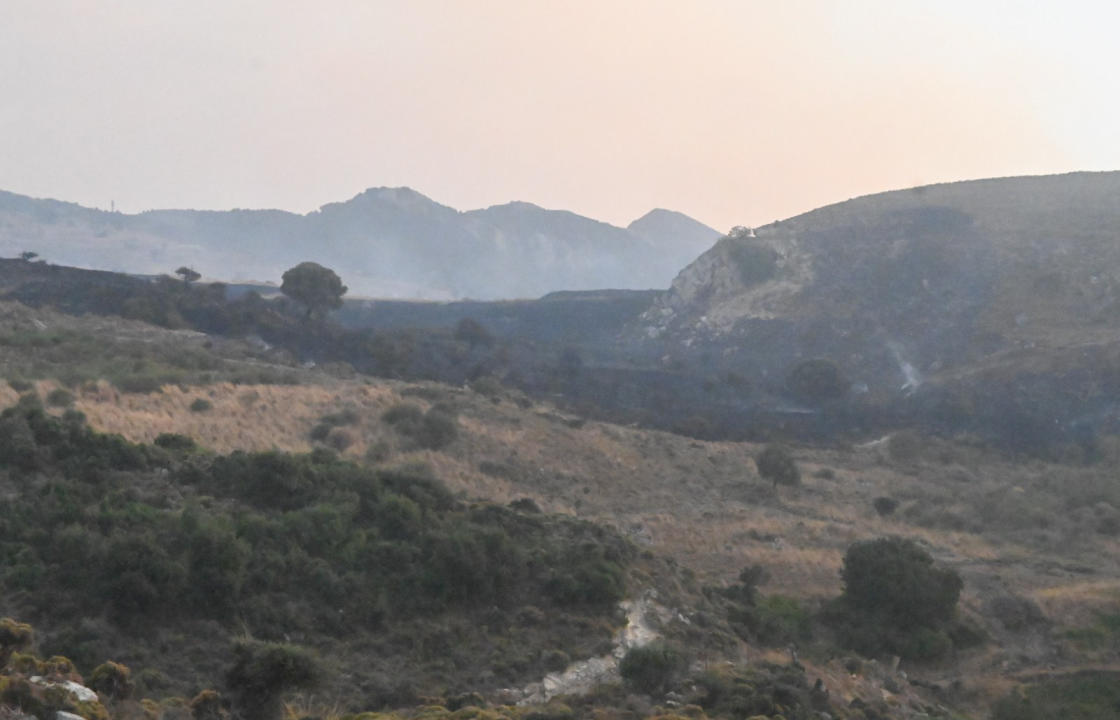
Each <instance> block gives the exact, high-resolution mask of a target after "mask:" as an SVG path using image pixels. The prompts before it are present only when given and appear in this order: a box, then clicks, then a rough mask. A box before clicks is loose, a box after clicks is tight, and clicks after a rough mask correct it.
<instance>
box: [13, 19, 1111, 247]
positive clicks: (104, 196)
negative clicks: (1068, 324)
mask: <svg viewBox="0 0 1120 720" xmlns="http://www.w3.org/2000/svg"><path fill="white" fill-rule="evenodd" d="M1117 27H1120V5H1118V4H1117V3H1113V2H1097V3H1090V2H1081V3H1077V2H1069V1H1068V0H1067V1H1066V2H1060V3H1059V2H1029V1H1028V0H1019V1H1017V2H977V1H976V0H971V1H969V2H955V1H953V0H936V1H923V2H902V1H900V0H882V1H879V0H843V1H837V2H828V1H825V0H821V1H819V2H797V1H791V0H767V1H766V2H749V1H745V0H740V1H735V2H732V1H727V2H722V1H716V0H710V1H703V0H676V1H675V2H658V1H654V0H633V1H630V2H619V1H607V0H586V1H584V0H568V1H566V2H559V1H556V2H543V1H533V0H510V1H508V2H507V1H504V0H503V1H498V0H462V1H460V2H451V1H444V2H436V1H418V0H399V1H395V2H381V1H374V0H366V1H361V0H335V1H330V0H317V1H316V2H312V1H311V0H301V1H299V2H295V1H289V0H242V1H238V0H222V1H220V2H211V1H200V0H190V1H178V0H113V1H112V2H105V1H103V0H66V1H63V0H58V1H55V0H0V189H5V190H10V191H13V192H19V193H23V194H28V195H33V196H36V197H55V198H59V199H64V200H72V201H75V202H80V203H82V204H85V205H92V206H97V207H103V208H107V207H108V206H109V203H110V201H115V202H116V205H117V208H118V209H121V210H124V211H126V212H135V211H139V210H145V209H150V208H157V207H195V208H220V209H226V208H231V207H279V208H284V209H288V210H294V211H298V212H306V211H308V210H312V209H314V208H316V207H318V206H320V205H322V204H323V203H326V202H332V201H336V200H344V199H348V198H350V197H352V196H353V195H355V194H357V193H358V192H360V191H361V190H363V189H365V188H367V187H370V186H378V185H408V186H411V187H413V188H415V189H417V190H419V191H421V192H423V193H425V194H426V195H429V196H431V197H433V198H434V199H436V200H438V201H441V202H444V203H446V204H449V205H452V206H454V207H457V208H459V209H470V208H475V207H485V206H488V205H493V204H498V203H503V202H507V201H509V200H515V199H520V200H529V201H532V202H535V203H537V204H539V205H543V206H545V207H555V208H565V209H570V210H573V211H576V212H579V213H582V214H585V215H590V216H592V217H596V218H599V219H603V220H607V221H610V222H614V223H617V224H626V223H627V222H629V221H630V220H632V219H634V218H636V217H638V216H639V215H641V214H643V213H645V212H646V211H647V210H649V209H650V208H653V207H667V208H672V209H676V210H680V211H682V212H685V213H688V214H690V215H692V216H694V217H696V218H697V219H699V220H702V221H704V222H707V223H709V224H710V225H713V226H714V227H716V228H718V229H721V230H726V229H727V228H728V227H730V226H731V225H734V224H747V225H754V224H762V223H764V222H769V221H772V220H775V219H778V218H782V217H787V216H790V215H793V214H796V213H798V212H802V211H805V210H809V209H812V208H813V207H816V206H819V205H822V204H827V203H830V202H835V201H839V200H844V199H847V198H849V197H852V196H855V195H861V194H866V193H868V192H875V191H879V190H888V189H895V188H899V187H909V186H912V185H917V184H924V183H929V182H937V181H943V180H955V179H965V178H975V177H989V176H1001V175H1016V174H1028V173H1045V172H1064V171H1067V170H1075V169H1099V170H1104V169H1117V168H1120V80H1117V72H1118V68H1120V42H1117V39H1116V36H1115V35H1116V29H1117Z"/></svg>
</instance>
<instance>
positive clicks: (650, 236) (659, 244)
mask: <svg viewBox="0 0 1120 720" xmlns="http://www.w3.org/2000/svg"><path fill="white" fill-rule="evenodd" d="M626 229H627V230H629V231H630V232H631V233H633V234H635V235H637V236H638V237H640V238H644V239H645V240H646V241H648V242H649V243H650V244H651V245H653V246H654V247H655V248H657V249H658V251H659V252H661V253H664V254H665V255H666V256H667V257H672V258H673V262H672V264H673V265H675V266H676V268H677V270H678V271H679V270H680V269H681V268H683V267H684V266H685V265H688V264H689V263H691V262H692V261H693V260H695V259H696V257H697V256H698V255H699V254H700V253H702V252H704V251H705V250H707V249H708V248H710V247H711V246H712V243H714V242H715V241H716V239H717V238H719V235H720V234H719V232H717V231H715V230H713V229H712V228H710V227H708V226H707V225H705V224H704V223H702V222H697V221H696V220H693V219H692V218H690V217H689V216H687V215H685V214H683V213H679V212H676V211H675V210H665V209H662V208H657V209H655V210H650V211H649V212H648V213H646V214H645V215H643V216H641V217H640V218H638V219H637V220H635V221H634V222H632V223H630V224H629V225H627V226H626Z"/></svg>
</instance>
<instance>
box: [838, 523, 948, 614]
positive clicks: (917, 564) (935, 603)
mask: <svg viewBox="0 0 1120 720" xmlns="http://www.w3.org/2000/svg"><path fill="white" fill-rule="evenodd" d="M840 577H841V578H842V579H843V581H844V594H843V598H844V601H845V602H846V603H847V604H848V605H850V606H851V607H854V608H859V609H860V610H861V611H862V612H869V613H871V614H875V615H880V616H882V617H884V618H885V619H888V620H890V621H891V622H892V623H893V624H894V625H896V626H898V627H902V628H909V627H920V626H930V625H933V624H936V623H939V622H945V621H947V620H950V619H952V618H953V615H954V614H955V612H956V607H957V600H958V599H959V598H960V594H961V587H962V583H961V578H960V576H959V575H957V573H955V572H953V571H952V570H946V569H942V568H938V567H935V566H934V564H933V558H932V557H930V555H929V553H927V552H926V551H925V550H922V549H921V548H920V547H919V546H918V544H917V543H915V542H914V541H913V540H908V539H904V538H897V537H892V538H880V539H878V540H864V541H861V542H857V543H855V544H853V545H852V546H851V547H849V548H848V551H847V553H846V554H845V555H844V567H843V569H841V571H840Z"/></svg>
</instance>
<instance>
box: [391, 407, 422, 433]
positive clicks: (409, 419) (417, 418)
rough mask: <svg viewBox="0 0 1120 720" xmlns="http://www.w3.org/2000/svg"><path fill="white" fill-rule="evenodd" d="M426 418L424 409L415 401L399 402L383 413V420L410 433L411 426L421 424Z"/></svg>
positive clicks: (403, 431)
mask: <svg viewBox="0 0 1120 720" xmlns="http://www.w3.org/2000/svg"><path fill="white" fill-rule="evenodd" d="M423 419H424V411H423V410H422V409H421V408H420V406H419V405H416V404H414V403H397V404H396V405H394V406H392V407H391V408H389V409H388V410H386V411H385V412H384V413H382V415H381V420H382V421H383V422H385V423H386V424H388V425H392V426H393V427H395V428H398V429H400V430H401V432H402V433H404V434H409V433H410V432H411V431H410V430H409V428H412V427H416V426H419V424H420V423H421V422H422V421H423Z"/></svg>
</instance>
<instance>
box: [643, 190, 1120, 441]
mask: <svg viewBox="0 0 1120 720" xmlns="http://www.w3.org/2000/svg"><path fill="white" fill-rule="evenodd" d="M1118 237H1120V173H1115V172H1113V173H1075V174H1069V175H1060V176H1047V177H1024V178H1005V179H993V180H981V181H972V182H959V183H951V184H944V185H933V186H929V187H920V188H914V189H910V190H901V191H896V192H888V193H882V194H879V195H871V196H868V197H863V198H857V199H854V200H849V201H847V202H843V203H839V204H836V205H831V206H828V207H824V208H821V209H818V210H814V211H813V212H809V213H806V214H804V215H800V216H797V217H794V218H790V219H788V220H784V221H779V222H776V223H774V224H772V225H767V226H764V227H759V228H754V229H747V228H738V229H736V230H735V231H733V232H732V233H731V234H730V235H728V236H726V237H724V238H723V239H721V240H720V241H719V242H717V243H716V244H715V246H714V247H712V248H711V249H710V250H708V251H707V252H706V253H704V254H703V255H702V256H701V257H700V258H698V259H697V260H696V261H695V262H694V263H692V264H691V265H689V266H688V267H687V268H685V269H684V270H683V271H682V272H681V273H680V274H679V275H678V276H677V278H676V279H675V280H674V282H673V284H672V288H671V289H670V290H669V291H668V292H667V293H664V294H663V295H661V296H659V297H658V298H657V299H656V300H655V301H654V304H653V306H652V307H651V308H650V309H649V310H648V311H647V312H646V313H644V314H643V315H642V317H641V319H640V320H639V321H638V322H636V323H635V324H634V325H633V326H632V327H631V331H630V334H631V337H632V338H641V339H642V341H643V342H645V343H646V344H647V345H653V346H654V347H655V348H656V350H654V351H651V355H661V356H664V357H667V358H672V359H675V360H674V361H675V362H678V363H679V362H682V361H683V360H682V359H686V360H687V359H691V360H693V361H696V360H697V359H698V358H706V362H707V363H708V364H709V365H712V366H716V367H719V368H721V369H724V370H732V371H734V372H736V373H740V374H743V375H745V376H747V377H750V378H751V379H752V380H753V381H754V382H756V384H757V385H759V386H760V387H763V388H767V389H769V390H771V391H773V392H777V393H779V394H781V393H786V392H787V391H788V390H789V387H788V384H787V381H788V373H789V370H790V368H792V367H794V366H795V365H797V364H798V363H799V362H802V361H804V360H808V359H813V358H824V359H827V360H828V361H829V362H831V363H834V364H835V365H836V366H837V367H838V369H839V370H840V371H841V373H842V374H843V376H844V377H845V378H846V379H847V380H849V381H850V391H851V392H852V393H854V394H855V395H859V394H861V393H862V394H863V395H865V396H867V397H870V398H878V399H879V400H881V401H883V402H900V401H902V399H903V398H911V396H913V397H912V398H911V399H909V400H906V402H907V403H908V408H909V409H910V410H914V409H915V408H919V407H923V406H922V403H923V402H927V403H929V406H928V407H924V410H931V409H932V407H933V406H934V405H937V406H938V407H939V408H940V409H941V410H945V409H946V407H947V405H946V403H947V402H948V401H947V399H946V394H947V393H948V394H958V395H959V394H960V393H962V392H963V393H965V394H967V395H969V396H970V397H971V398H972V399H973V400H977V399H979V397H978V395H977V393H979V395H980V396H983V397H987V396H988V395H996V396H998V397H997V398H996V399H997V400H998V401H999V402H998V403H997V404H998V405H999V406H1000V407H1001V408H1003V409H1004V410H1005V409H1006V404H1007V403H1008V402H1011V401H1010V400H1008V397H1009V396H1010V395H1013V396H1014V397H1015V400H1014V402H1015V403H1016V406H1017V408H1018V409H1023V410H1026V411H1027V412H1028V414H1031V415H1040V414H1046V413H1049V414H1050V415H1051V420H1053V419H1054V418H1057V420H1056V421H1055V422H1057V424H1058V425H1059V426H1063V427H1068V426H1070V424H1071V423H1072V424H1076V423H1079V422H1084V419H1085V417H1087V414H1091V415H1093V416H1094V418H1096V419H1097V420H1099V419H1101V418H1109V417H1114V414H1115V412H1114V411H1115V409H1116V408H1115V403H1114V402H1113V400H1112V399H1113V398H1114V397H1115V395H1114V393H1113V391H1112V390H1111V389H1110V388H1113V385H1114V384H1115V383H1114V382H1113V380H1112V379H1111V378H1114V377H1115V372H1114V369H1115V368H1116V367H1117V364H1116V360H1117V357H1118V353H1120V344H1118V343H1117V330H1118V329H1120V327H1118V326H1120V244H1118V243H1117V238H1118ZM1056 379H1060V382H1057V381H1056ZM1012 386H1013V389H1014V390H1015V392H1013V393H1010V395H1009V393H1008V392H1004V391H1005V390H1007V389H1008V388H1009V387H1012ZM981 404H984V403H981ZM1002 411H1003V410H1001V412H1002ZM1036 411H1037V412H1036ZM1094 422H1096V420H1094ZM1051 424H1053V423H1051Z"/></svg>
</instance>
